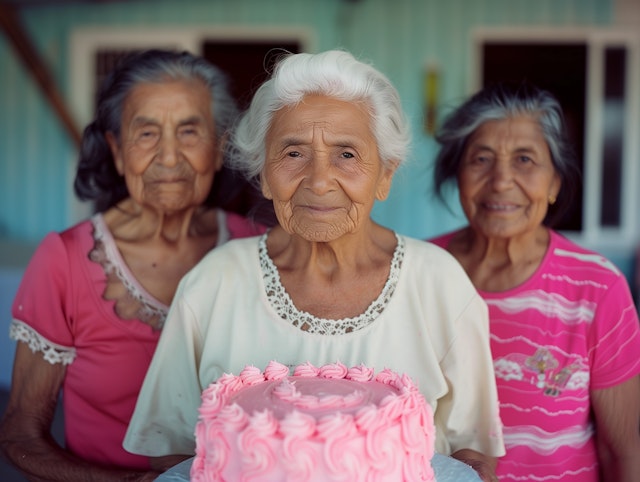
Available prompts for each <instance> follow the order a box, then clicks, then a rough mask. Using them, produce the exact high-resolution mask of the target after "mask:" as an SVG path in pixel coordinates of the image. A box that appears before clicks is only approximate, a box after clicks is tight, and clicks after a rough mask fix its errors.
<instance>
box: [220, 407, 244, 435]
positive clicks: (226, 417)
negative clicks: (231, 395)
mask: <svg viewBox="0 0 640 482" xmlns="http://www.w3.org/2000/svg"><path fill="white" fill-rule="evenodd" d="M248 423H249V416H248V415H247V413H246V412H245V411H244V410H243V409H242V408H241V407H240V406H239V405H238V404H236V403H233V404H231V405H227V406H226V407H224V408H223V409H222V410H220V413H219V414H218V416H217V417H216V419H215V420H213V421H212V422H211V424H217V425H220V426H221V427H222V429H223V430H228V431H232V432H239V431H241V430H244V428H245V427H246V426H247V424H248Z"/></svg>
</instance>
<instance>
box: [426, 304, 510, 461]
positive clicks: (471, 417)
mask: <svg viewBox="0 0 640 482" xmlns="http://www.w3.org/2000/svg"><path fill="white" fill-rule="evenodd" d="M488 320H489V315H488V309H487V306H486V304H485V303H484V301H483V300H482V298H481V297H480V296H479V295H476V296H474V297H473V298H472V299H471V301H470V303H469V304H468V306H467V307H466V309H465V310H464V311H463V312H462V314H461V316H460V318H459V319H458V320H455V323H456V336H455V339H454V341H453V343H452V345H451V348H450V349H449V351H448V352H447V354H446V356H445V358H444V360H443V361H442V362H441V365H442V372H443V373H444V374H445V377H446V378H447V382H448V384H449V388H450V391H449V393H448V394H447V395H446V396H445V397H444V398H443V399H440V400H439V401H438V410H437V411H436V417H440V418H441V421H440V425H441V426H443V427H446V429H445V430H446V431H447V433H446V439H447V441H448V443H449V445H450V450H451V453H453V452H455V451H457V450H460V449H463V448H467V449H473V450H477V451H478V452H481V453H484V454H486V455H489V456H494V457H498V456H501V455H504V442H503V436H502V423H501V421H500V416H499V411H500V410H499V403H498V394H497V388H496V382H495V378H494V371H493V364H492V358H491V350H490V348H489V321H488ZM475 389H479V390H480V391H479V393H478V392H474V390H475Z"/></svg>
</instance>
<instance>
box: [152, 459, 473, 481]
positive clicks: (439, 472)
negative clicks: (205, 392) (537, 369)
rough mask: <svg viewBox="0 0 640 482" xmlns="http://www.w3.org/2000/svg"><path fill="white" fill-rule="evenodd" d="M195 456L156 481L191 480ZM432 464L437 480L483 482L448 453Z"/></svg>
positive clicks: (465, 465) (432, 461) (470, 469)
mask: <svg viewBox="0 0 640 482" xmlns="http://www.w3.org/2000/svg"><path fill="white" fill-rule="evenodd" d="M192 463H193V458H191V459H188V460H185V461H184V462H182V463H180V464H178V465H176V466H174V467H172V468H170V469H169V470H167V471H166V472H165V473H164V474H162V475H161V476H160V477H158V478H157V479H156V482H189V474H190V472H191V464H192ZM431 466H432V467H433V471H434V472H435V475H436V482H481V480H480V477H478V474H477V473H476V471H475V470H473V469H472V468H471V467H469V466H468V465H467V464H464V463H462V462H460V461H459V460H456V459H454V458H452V457H447V456H446V455H441V454H435V455H434V456H433V458H432V459H431Z"/></svg>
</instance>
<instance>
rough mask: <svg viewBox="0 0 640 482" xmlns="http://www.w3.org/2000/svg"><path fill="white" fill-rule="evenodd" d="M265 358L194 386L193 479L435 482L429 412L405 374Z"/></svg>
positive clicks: (303, 481) (338, 364)
mask: <svg viewBox="0 0 640 482" xmlns="http://www.w3.org/2000/svg"><path fill="white" fill-rule="evenodd" d="M288 374H289V369H288V368H287V367H286V366H285V365H282V364H280V363H278V362H275V361H273V362H270V363H269V365H268V366H267V368H266V369H265V371H264V373H262V372H261V371H260V370H259V369H257V368H255V367H246V368H245V369H244V370H243V371H242V372H241V373H240V375H239V376H238V377H233V376H231V375H223V376H222V377H221V378H220V379H219V380H218V381H217V382H216V383H213V384H211V385H210V386H209V387H207V389H206V390H205V391H204V392H203V394H202V405H201V407H200V419H199V421H198V423H197V425H196V431H195V435H196V456H195V459H194V462H193V464H192V468H191V479H192V480H194V481H196V482H197V481H204V480H207V481H236V480H237V481H250V480H260V481H263V482H277V481H283V480H287V481H295V482H320V481H322V482H325V481H326V482H330V481H338V480H341V481H344V480H349V481H354V482H365V481H366V482H369V481H378V482H390V481H399V480H411V481H433V480H434V476H433V469H432V468H431V464H430V459H431V457H432V455H433V451H434V441H435V432H434V431H435V429H434V426H433V413H432V411H431V407H429V405H428V404H427V403H426V401H425V400H424V397H423V396H422V395H421V394H420V392H419V391H418V389H417V387H416V386H415V384H414V383H413V382H412V381H411V379H410V378H409V377H408V376H405V375H403V376H400V375H398V374H396V373H395V372H393V371H392V370H389V369H384V370H382V371H381V372H380V373H378V374H377V375H376V374H375V372H374V370H373V369H372V368H369V367H366V366H363V365H360V366H357V367H351V368H347V367H346V366H344V365H343V364H341V363H339V362H338V363H335V364H329V365H325V366H322V367H320V368H316V367H314V366H313V365H312V364H310V363H306V364H303V365H299V366H297V367H295V369H294V370H293V376H289V375H288Z"/></svg>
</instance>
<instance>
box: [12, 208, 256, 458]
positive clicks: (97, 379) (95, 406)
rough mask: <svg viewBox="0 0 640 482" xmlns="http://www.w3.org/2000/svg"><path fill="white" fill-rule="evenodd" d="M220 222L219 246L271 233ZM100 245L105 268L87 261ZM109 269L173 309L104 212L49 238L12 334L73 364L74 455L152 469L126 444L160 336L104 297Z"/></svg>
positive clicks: (67, 398) (69, 420)
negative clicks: (127, 259)
mask: <svg viewBox="0 0 640 482" xmlns="http://www.w3.org/2000/svg"><path fill="white" fill-rule="evenodd" d="M219 219H220V220H221V221H222V223H221V237H220V239H219V242H218V244H221V243H223V242H225V241H227V240H228V239H231V238H236V237H247V236H251V235H254V234H260V233H262V232H264V231H265V228H264V227H262V226H259V225H255V224H254V223H252V222H251V221H248V220H246V219H245V218H242V217H240V216H238V215H236V214H232V213H224V212H222V211H220V215H219ZM225 227H226V229H225ZM96 241H100V242H101V243H102V245H103V246H104V252H103V253H102V254H103V255H104V258H106V259H102V260H101V263H98V262H93V261H90V259H89V253H90V252H91V251H92V250H93V249H94V246H97V245H98V244H97V243H96ZM105 269H108V270H114V271H116V272H117V275H118V277H120V278H121V279H122V281H123V284H124V285H125V286H127V288H128V290H129V293H130V294H131V295H132V296H135V297H137V298H139V299H140V300H141V303H142V304H143V305H144V307H145V308H147V309H148V310H149V311H150V312H152V313H153V314H154V315H156V316H158V315H159V316H162V317H166V312H167V310H168V307H167V306H166V305H164V304H163V303H161V302H160V301H158V300H156V299H154V298H153V297H152V296H151V295H150V294H148V293H147V292H146V291H145V290H144V288H142V286H141V285H140V284H139V283H138V282H137V281H136V280H135V278H133V275H132V274H131V272H130V271H129V269H128V268H127V266H126V265H125V263H124V260H123V259H122V258H121V256H120V254H119V252H118V250H117V247H116V244H115V241H114V240H113V238H112V236H111V233H110V232H109V230H108V228H107V226H106V224H105V223H104V220H103V218H102V216H101V215H99V214H98V215H96V216H94V217H93V218H92V219H91V220H87V221H84V222H82V223H80V224H78V225H76V226H74V227H72V228H70V229H68V230H66V231H64V232H62V233H50V234H48V235H47V236H46V237H45V238H44V240H43V241H42V243H41V244H40V246H39V247H38V249H37V250H36V252H35V254H34V256H33V258H32V260H31V261H30V263H29V265H28V267H27V269H26V271H25V274H24V277H23V280H22V282H21V285H20V287H19V289H18V292H17V295H16V298H15V300H14V303H13V310H12V314H13V318H14V319H13V321H12V324H11V331H10V332H11V337H12V338H14V339H17V340H19V341H23V342H25V343H28V344H29V346H30V347H31V348H32V350H34V351H40V352H42V354H43V356H44V358H45V360H47V361H49V362H50V363H64V364H67V365H68V366H67V371H66V376H65V379H64V384H63V404H64V415H65V444H66V447H67V449H68V450H70V451H71V452H73V453H75V454H77V455H79V456H80V457H82V458H84V459H86V460H89V461H93V462H97V463H101V464H105V465H116V466H121V467H131V468H140V469H148V468H149V463H148V458H147V457H142V456H139V455H133V454H130V453H128V452H126V451H125V450H124V449H123V448H122V440H123V438H124V434H125V432H126V429H127V425H128V423H129V419H130V418H131V414H132V413H133V409H134V407H135V403H136V399H137V396H138V391H139V390H140V386H141V385H142V381H143V379H144V376H145V373H146V371H147V368H148V366H149V363H150V362H151V357H152V355H153V352H154V350H155V347H156V344H157V342H158V339H159V337H160V331H159V330H154V329H153V328H152V327H151V326H150V325H149V324H147V323H143V322H141V321H140V320H139V319H133V320H124V319H121V318H119V317H118V316H117V315H116V313H115V312H114V302H113V301H106V300H104V299H103V297H102V294H103V292H104V289H105V286H106V275H105Z"/></svg>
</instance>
